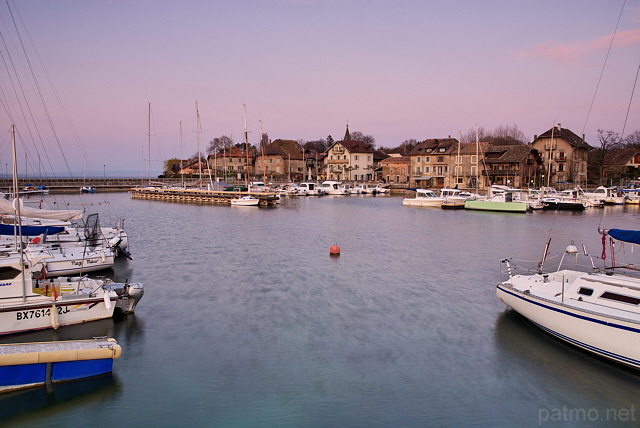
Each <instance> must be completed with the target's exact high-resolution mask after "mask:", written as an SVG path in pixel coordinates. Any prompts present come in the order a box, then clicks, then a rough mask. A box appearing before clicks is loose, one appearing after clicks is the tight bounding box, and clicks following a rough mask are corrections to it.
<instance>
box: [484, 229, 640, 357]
mask: <svg viewBox="0 0 640 428" xmlns="http://www.w3.org/2000/svg"><path fill="white" fill-rule="evenodd" d="M599 232H600V233H601V234H602V235H603V238H604V239H603V252H604V251H605V249H606V248H607V245H606V244H605V239H606V238H607V237H608V238H609V239H610V240H611V243H614V242H617V243H618V244H620V243H622V244H623V245H628V244H640V231H637V230H621V229H609V230H600V231H599ZM550 241H551V240H549V241H548V242H547V245H546V247H545V251H544V257H543V258H542V261H541V262H540V263H539V264H538V269H537V271H536V272H535V273H531V271H528V270H524V271H523V272H524V273H518V270H519V269H520V267H519V266H518V263H517V262H516V261H514V260H513V259H503V260H502V264H501V266H502V267H503V268H506V274H507V275H508V278H507V279H506V280H505V281H501V282H499V283H498V285H497V288H496V295H497V297H498V299H500V300H501V301H502V302H503V303H505V304H506V305H507V306H509V307H511V308H512V309H513V310H515V311H516V312H518V313H519V314H521V315H522V316H524V317H525V318H527V319H528V320H530V321H531V322H532V323H533V324H535V325H536V326H538V327H540V328H541V329H542V330H544V331H546V332H547V333H550V334H552V335H554V336H556V337H558V338H560V339H562V340H564V341H566V342H568V343H570V344H572V345H575V346H578V347H580V348H582V349H584V350H587V351H589V352H592V353H594V354H596V355H599V356H601V357H604V358H608V359H610V360H613V361H616V362H619V363H622V364H625V365H628V366H631V367H634V368H640V276H639V275H638V268H637V267H636V266H634V265H616V264H615V262H613V260H615V258H614V256H615V254H614V253H613V252H612V254H611V256H610V260H612V265H611V266H610V267H605V266H603V267H596V266H595V264H594V262H593V259H592V257H591V256H589V254H588V253H587V251H586V249H585V247H584V246H583V251H582V253H583V254H582V255H580V254H579V253H578V248H577V247H576V246H575V245H573V243H571V245H569V246H567V247H566V250H565V253H564V255H563V256H562V258H561V260H560V264H559V266H558V268H557V269H556V270H553V271H552V272H548V273H546V272H544V271H543V268H544V263H545V259H546V255H547V254H548V249H549V244H550ZM611 248H612V249H613V246H611ZM618 251H619V250H618ZM579 257H584V258H585V259H586V260H587V262H588V264H587V265H586V267H584V268H583V267H582V266H581V265H580V264H579ZM604 259H605V258H604V257H603V260H604ZM569 263H571V264H572V266H570V267H569V268H565V267H564V266H563V265H564V264H569ZM504 273H505V269H501V276H502V274H504Z"/></svg>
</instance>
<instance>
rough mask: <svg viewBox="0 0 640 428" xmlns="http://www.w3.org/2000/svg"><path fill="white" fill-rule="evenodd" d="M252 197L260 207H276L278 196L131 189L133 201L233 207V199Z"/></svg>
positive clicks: (212, 191) (176, 189) (256, 193)
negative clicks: (143, 200) (257, 201)
mask: <svg viewBox="0 0 640 428" xmlns="http://www.w3.org/2000/svg"><path fill="white" fill-rule="evenodd" d="M246 195H251V196H253V197H255V198H258V199H259V200H260V202H259V205H260V206H263V207H266V206H275V205H276V204H277V203H278V198H279V197H278V195H276V194H275V193H266V192H234V191H225V190H199V189H182V188H174V189H172V188H164V187H163V188H159V187H135V188H132V189H131V198H132V199H147V200H155V201H166V202H184V203H191V204H214V205H216V204H217V205H231V199H234V198H238V197H241V196H246Z"/></svg>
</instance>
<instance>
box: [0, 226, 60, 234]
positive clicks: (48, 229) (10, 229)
mask: <svg viewBox="0 0 640 428" xmlns="http://www.w3.org/2000/svg"><path fill="white" fill-rule="evenodd" d="M20 230H21V231H22V235H23V236H38V235H42V234H45V235H55V234H56V233H60V232H64V227H60V226H22V227H20ZM0 235H18V228H17V227H16V226H14V225H11V224H0Z"/></svg>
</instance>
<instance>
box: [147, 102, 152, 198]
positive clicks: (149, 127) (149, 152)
mask: <svg viewBox="0 0 640 428" xmlns="http://www.w3.org/2000/svg"><path fill="white" fill-rule="evenodd" d="M147 185H148V186H151V102H149V114H148V124H147Z"/></svg>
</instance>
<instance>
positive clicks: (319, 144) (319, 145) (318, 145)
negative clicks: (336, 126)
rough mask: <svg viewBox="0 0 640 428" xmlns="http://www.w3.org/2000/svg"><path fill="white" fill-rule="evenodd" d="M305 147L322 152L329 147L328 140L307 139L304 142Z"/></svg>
mask: <svg viewBox="0 0 640 428" xmlns="http://www.w3.org/2000/svg"><path fill="white" fill-rule="evenodd" d="M303 147H304V148H305V149H310V150H315V151H316V152H318V153H322V152H324V151H325V150H327V149H328V148H329V145H328V144H327V140H325V139H324V138H321V139H319V140H313V141H307V142H306V143H304V145H303Z"/></svg>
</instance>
